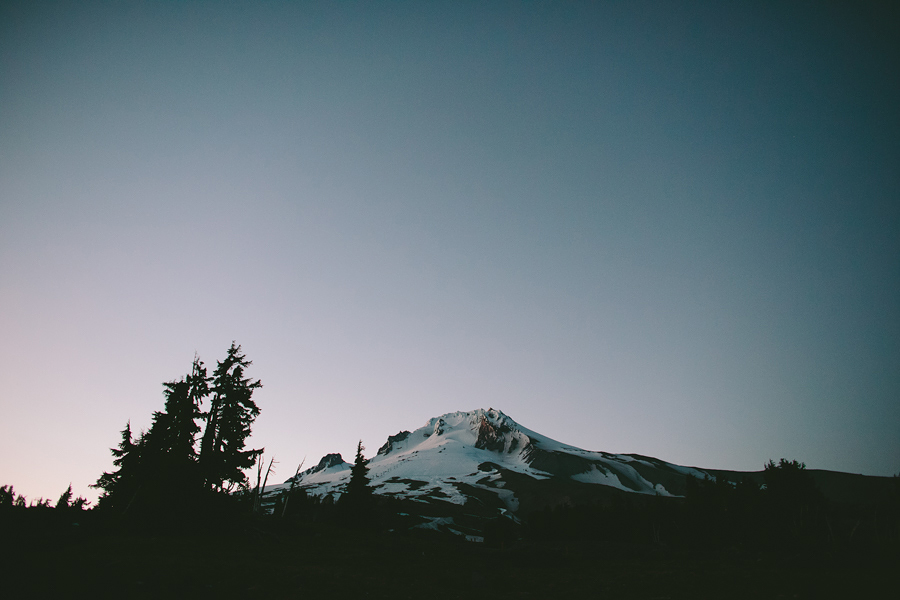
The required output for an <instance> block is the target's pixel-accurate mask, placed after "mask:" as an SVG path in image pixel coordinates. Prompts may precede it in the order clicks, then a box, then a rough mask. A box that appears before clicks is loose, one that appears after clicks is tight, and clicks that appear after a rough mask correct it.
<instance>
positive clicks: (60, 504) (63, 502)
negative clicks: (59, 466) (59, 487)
mask: <svg viewBox="0 0 900 600" xmlns="http://www.w3.org/2000/svg"><path fill="white" fill-rule="evenodd" d="M71 501H72V484H71V483H70V484H69V487H68V488H66V491H64V492H63V493H62V494H60V496H59V500H57V501H56V508H69V503H70V502H71Z"/></svg>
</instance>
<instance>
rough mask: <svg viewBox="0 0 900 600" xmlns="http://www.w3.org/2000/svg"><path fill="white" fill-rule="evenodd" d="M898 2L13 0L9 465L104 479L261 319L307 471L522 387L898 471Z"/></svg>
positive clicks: (602, 411) (606, 422)
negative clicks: (126, 432) (195, 368)
mask: <svg viewBox="0 0 900 600" xmlns="http://www.w3.org/2000/svg"><path fill="white" fill-rule="evenodd" d="M898 33H900V32H898V12H897V10H896V9H893V8H890V7H886V6H884V5H881V4H871V5H869V4H860V3H854V4H853V5H852V6H851V5H847V6H844V5H840V4H830V3H818V2H814V3H810V2H772V3H766V2H737V3H728V4H727V5H722V4H721V3H717V2H708V3H706V2H699V3H698V2H685V3H682V2H598V3H504V2H491V3H477V2H472V3H467V2H452V3H423V2H384V3H363V2H359V3H356V2H342V3H312V2H310V3H305V2H290V3H288V2H268V3H259V2H254V3H240V2H231V3H226V2H179V3H121V2H80V3H40V4H38V3H30V2H22V3H15V2H8V3H4V4H3V5H2V7H0V309H2V310H0V339H2V340H3V344H0V377H2V380H3V381H4V384H5V385H4V390H3V392H2V394H0V403H2V408H3V413H4V418H3V419H2V420H0V480H2V481H0V483H4V484H6V483H11V484H14V485H15V486H16V488H17V490H20V491H22V492H24V493H26V494H28V495H29V496H30V497H37V496H40V495H43V496H48V497H49V496H53V497H55V496H57V495H58V494H59V493H61V492H62V491H63V490H64V489H65V487H66V485H68V483H69V482H70V481H71V482H72V484H73V488H74V490H75V492H76V494H82V495H86V496H89V497H95V495H96V494H95V492H94V491H93V490H88V488H87V485H88V484H89V483H92V482H93V481H94V480H95V479H96V477H97V476H99V475H100V473H101V472H102V471H103V470H104V469H109V468H111V457H110V455H109V452H108V448H109V447H110V446H113V445H115V444H116V443H117V442H118V432H119V430H121V429H122V428H123V426H124V425H125V423H126V421H128V420H129V419H131V422H132V425H133V427H134V428H135V429H140V428H145V427H147V426H148V425H149V423H150V417H151V413H152V412H153V411H154V410H160V409H161V408H162V405H163V397H162V393H161V392H162V386H161V385H160V384H161V383H162V382H163V381H168V380H171V379H175V378H178V377H180V376H181V375H183V374H185V373H186V372H187V371H188V370H189V368H190V364H191V359H192V357H193V355H194V353H195V352H198V353H199V354H200V356H201V358H202V359H203V360H205V361H206V363H207V365H209V366H210V367H213V366H214V365H215V361H216V360H218V359H221V358H223V357H224V355H225V351H226V350H227V348H228V345H229V344H230V342H231V341H232V340H236V341H237V342H238V343H240V344H242V346H243V349H244V351H245V353H246V354H247V356H248V358H250V359H251V360H253V361H254V365H253V367H252V368H251V371H250V375H252V376H253V377H256V378H260V379H261V380H262V381H263V384H264V388H263V389H261V390H260V391H259V392H258V393H257V401H258V404H259V406H260V408H261V409H262V414H261V416H260V418H259V420H258V421H257V425H256V427H255V428H254V436H253V439H252V442H253V443H254V444H255V446H257V447H259V446H265V447H266V450H267V454H269V455H273V454H274V455H275V456H276V457H277V460H278V461H279V462H280V463H281V465H282V466H281V468H280V470H279V471H278V475H277V477H276V479H278V480H281V479H285V478H287V477H288V476H290V475H292V474H293V470H294V468H295V466H296V463H298V462H299V461H300V460H301V459H302V458H303V457H304V456H306V459H307V462H308V463H315V462H316V461H318V459H319V458H320V457H321V456H322V455H323V454H325V453H327V452H342V453H343V454H344V455H345V457H346V456H351V455H352V453H353V451H354V450H355V444H356V441H357V440H358V439H360V438H362V439H363V441H364V443H365V444H366V445H367V446H368V448H369V451H370V453H373V452H374V451H375V449H377V447H378V446H379V445H380V444H381V443H383V442H384V440H385V439H386V437H387V436H388V435H390V434H394V433H396V432H397V431H398V430H399V429H413V428H415V427H418V426H420V425H421V424H422V423H424V422H425V421H426V420H427V419H428V418H430V417H432V416H436V415H439V414H443V413H446V412H450V411H456V410H470V409H474V408H480V407H484V408H487V407H495V408H499V409H501V410H503V411H504V412H506V413H507V414H508V415H510V416H511V417H512V418H514V419H516V420H517V421H519V422H520V423H521V424H523V425H524V426H526V427H529V428H531V429H534V430H536V431H539V432H541V433H543V434H545V435H548V436H550V437H552V438H556V439H559V440H562V441H565V442H568V443H571V444H574V445H577V446H580V447H583V448H586V449H591V450H605V451H610V452H638V453H642V454H648V455H653V456H657V457H659V458H662V459H664V460H668V461H670V462H675V463H679V464H686V465H694V466H701V467H709V468H724V469H737V470H758V469H760V468H762V466H763V464H764V462H765V461H766V460H768V459H769V458H775V459H777V458H780V457H782V456H783V457H787V458H796V459H799V460H802V461H805V462H806V463H807V465H808V466H809V467H811V468H823V469H832V470H842V471H850V472H861V473H865V474H873V475H891V474H895V473H898V472H900V436H898V435H897V434H898V432H900V168H898V165H900V135H898V134H900V111H898V110H897V107H898V106H900V77H898V75H900V69H898V66H900V58H898V57H900V48H898V40H900V35H898Z"/></svg>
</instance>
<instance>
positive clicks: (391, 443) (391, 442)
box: [378, 431, 409, 455]
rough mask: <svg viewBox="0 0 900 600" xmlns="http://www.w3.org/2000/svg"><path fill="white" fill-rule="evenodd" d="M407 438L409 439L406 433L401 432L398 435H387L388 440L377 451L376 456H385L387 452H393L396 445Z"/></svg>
mask: <svg viewBox="0 0 900 600" xmlns="http://www.w3.org/2000/svg"><path fill="white" fill-rule="evenodd" d="M408 437H409V432H408V431H401V432H400V433H398V434H396V435H389V436H388V439H387V441H386V442H385V443H384V445H383V446H382V447H381V448H379V449H378V454H381V455H385V454H387V453H388V452H390V451H391V450H393V449H394V447H395V446H396V445H397V444H399V443H400V442H402V441H403V440H405V439H407V438H408Z"/></svg>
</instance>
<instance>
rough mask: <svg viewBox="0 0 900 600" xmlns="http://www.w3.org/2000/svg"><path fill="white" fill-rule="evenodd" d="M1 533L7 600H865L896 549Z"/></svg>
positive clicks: (286, 526)
mask: <svg viewBox="0 0 900 600" xmlns="http://www.w3.org/2000/svg"><path fill="white" fill-rule="evenodd" d="M83 516H84V517H87V518H86V519H82V520H83V521H85V522H83V523H80V524H78V525H74V524H72V523H69V522H62V521H57V522H53V523H48V522H43V523H36V522H31V523H22V522H17V523H10V522H5V523H4V524H3V531H2V534H3V536H2V538H3V543H2V545H0V565H2V568H0V570H2V589H3V596H4V597H6V598H41V597H60V598H76V597H87V596H91V597H100V598H104V597H108V598H112V597H115V598H163V597H165V598H179V597H185V598H188V597H189V598H207V597H210V598H212V597H215V598H318V597H324V598H421V597H426V598H554V597H555V598H560V597H568V596H570V595H575V594H578V595H579V596H583V597H592V598H647V599H664V598H671V599H674V598H851V597H856V598H862V597H870V598H876V597H884V596H885V594H889V595H890V596H889V597H893V595H894V594H895V593H896V592H897V588H898V583H897V578H896V573H898V572H900V562H898V560H897V557H896V555H893V554H890V555H889V554H883V553H879V554H868V553H863V554H858V555H855V554H853V553H839V554H829V553H827V552H821V553H815V552H812V553H811V552H805V553H799V554H796V553H795V554H792V553H789V552H776V551H769V552H746V551H740V550H735V549H731V550H722V551H715V552H713V551H704V550H702V549H700V550H698V549H693V550H690V551H688V550H685V549H675V548H669V547H667V546H665V545H661V544H622V543H610V542H604V541H597V540H564V541H560V540H557V541H551V540H545V541H535V540H530V539H528V538H527V537H521V538H519V539H515V540H505V541H504V542H503V543H502V544H500V543H490V540H489V541H488V543H484V544H478V543H472V542H465V541H463V540H461V539H460V538H459V537H453V536H446V535H442V534H438V533H435V532H428V531H406V532H402V533H397V532H388V531H372V530H359V529H353V528H347V527H344V526H341V525H339V524H334V523H332V524H323V523H283V522H278V523H276V522H275V521H273V520H266V519H256V520H251V519H247V520H243V521H242V522H240V523H239V524H238V523H235V524H232V525H231V526H230V527H229V530H228V531H221V530H220V531H213V530H211V529H209V528H208V527H204V529H205V531H195V532H179V533H175V532H168V533H158V534H155V533H153V532H152V531H151V532H140V533H137V532H135V531H133V530H132V531H130V532H129V531H128V530H126V529H125V528H122V527H116V526H112V525H109V524H99V523H96V522H91V518H90V515H89V514H88V513H85V514H84V515H83Z"/></svg>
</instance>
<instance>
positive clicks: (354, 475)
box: [341, 440, 373, 521]
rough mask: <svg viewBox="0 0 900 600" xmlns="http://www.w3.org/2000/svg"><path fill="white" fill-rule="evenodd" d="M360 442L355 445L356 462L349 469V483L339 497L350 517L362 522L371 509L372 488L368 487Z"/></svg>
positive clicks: (364, 460) (365, 461)
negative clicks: (342, 494)
mask: <svg viewBox="0 0 900 600" xmlns="http://www.w3.org/2000/svg"><path fill="white" fill-rule="evenodd" d="M363 450H365V447H364V446H363V445H362V440H360V441H359V443H358V444H357V445H356V460H355V461H353V466H352V467H351V468H350V482H349V483H348V484H347V491H346V492H345V494H344V496H342V497H341V504H342V505H344V507H345V508H347V509H349V510H350V513H351V515H352V516H353V517H354V518H356V519H358V520H359V521H363V520H364V519H366V518H368V517H369V516H370V515H369V513H370V511H371V508H372V504H373V502H372V488H371V487H369V466H368V461H367V460H366V459H365V458H364V457H363Z"/></svg>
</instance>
